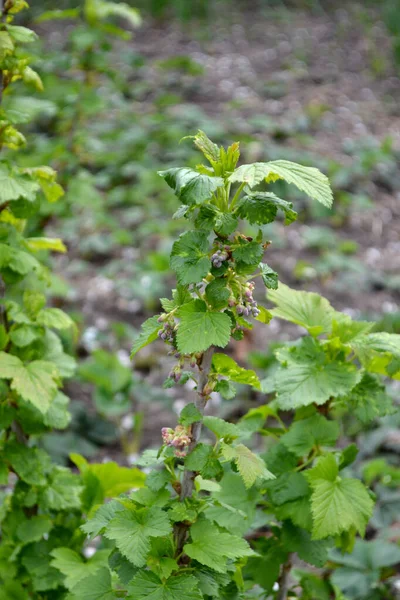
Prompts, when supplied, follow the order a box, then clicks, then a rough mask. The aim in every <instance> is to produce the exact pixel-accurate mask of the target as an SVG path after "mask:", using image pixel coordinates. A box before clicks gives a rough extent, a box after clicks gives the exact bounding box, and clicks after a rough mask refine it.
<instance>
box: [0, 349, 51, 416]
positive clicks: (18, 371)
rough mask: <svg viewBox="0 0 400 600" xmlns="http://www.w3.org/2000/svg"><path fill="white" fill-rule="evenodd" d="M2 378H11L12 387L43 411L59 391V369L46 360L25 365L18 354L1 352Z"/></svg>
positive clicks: (0, 367) (0, 368)
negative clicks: (57, 380)
mask: <svg viewBox="0 0 400 600" xmlns="http://www.w3.org/2000/svg"><path fill="white" fill-rule="evenodd" d="M0 378H4V379H11V389H13V390H14V391H16V392H17V393H18V394H20V396H22V398H23V399H24V400H27V401H28V402H31V403H32V404H33V405H34V406H35V407H36V408H37V409H38V410H40V412H42V413H45V412H46V411H47V410H48V408H49V406H50V403H51V401H52V400H53V398H54V396H55V394H56V392H57V382H56V379H57V378H58V371H57V369H56V367H55V365H54V364H53V363H50V362H46V361H44V360H34V361H33V362H31V363H29V364H28V365H27V366H26V367H25V366H24V364H23V363H22V361H21V360H20V359H19V358H18V357H17V356H12V355H11V354H6V353H5V352H0Z"/></svg>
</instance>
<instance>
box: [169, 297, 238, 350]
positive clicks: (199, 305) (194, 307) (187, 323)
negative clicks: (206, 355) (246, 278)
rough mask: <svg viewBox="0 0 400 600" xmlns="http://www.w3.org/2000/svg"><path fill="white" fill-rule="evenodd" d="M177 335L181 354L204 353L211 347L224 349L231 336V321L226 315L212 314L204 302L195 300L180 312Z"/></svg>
mask: <svg viewBox="0 0 400 600" xmlns="http://www.w3.org/2000/svg"><path fill="white" fill-rule="evenodd" d="M179 316H180V319H181V320H180V323H179V327H178V333H177V336H176V338H177V345H178V350H179V352H182V353H183V354H192V353H193V352H203V351H204V350H207V348H209V347H210V346H219V347H222V348H224V347H225V346H226V345H227V344H228V342H229V339H230V336H231V320H230V318H229V316H228V315H227V314H225V313H220V312H211V311H209V310H207V305H206V303H205V302H203V301H202V300H193V301H192V302H189V303H188V304H185V305H184V306H183V307H182V308H181V309H180V311H179Z"/></svg>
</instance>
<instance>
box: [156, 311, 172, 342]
mask: <svg viewBox="0 0 400 600" xmlns="http://www.w3.org/2000/svg"><path fill="white" fill-rule="evenodd" d="M166 317H167V315H161V316H160V317H158V322H159V323H163V326H162V328H161V329H160V330H159V331H158V333H157V335H158V337H159V338H160V339H161V340H163V341H164V342H170V343H171V344H172V343H173V341H174V331H175V322H174V320H173V319H172V320H169V321H166V320H165V319H166Z"/></svg>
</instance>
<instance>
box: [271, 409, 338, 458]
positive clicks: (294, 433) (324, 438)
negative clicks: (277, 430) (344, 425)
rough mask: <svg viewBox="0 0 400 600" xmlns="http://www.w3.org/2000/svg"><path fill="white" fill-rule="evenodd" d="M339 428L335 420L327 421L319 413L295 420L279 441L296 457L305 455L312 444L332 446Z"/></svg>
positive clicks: (311, 447)
mask: <svg viewBox="0 0 400 600" xmlns="http://www.w3.org/2000/svg"><path fill="white" fill-rule="evenodd" d="M339 433H340V429H339V424H338V423H337V422H336V421H328V419H326V418H325V417H324V416H322V415H320V414H319V413H317V414H315V415H313V416H312V417H309V418H307V419H302V420H300V421H295V422H294V423H292V425H291V427H290V429H289V431H288V432H287V433H285V434H284V435H283V436H282V437H281V439H280V441H281V442H282V444H284V445H285V446H286V447H287V448H288V450H290V452H292V453H293V454H295V455H296V456H298V457H301V456H306V455H307V454H308V453H309V452H310V451H311V450H312V449H313V447H314V446H334V445H335V443H336V440H337V439H338V437H339Z"/></svg>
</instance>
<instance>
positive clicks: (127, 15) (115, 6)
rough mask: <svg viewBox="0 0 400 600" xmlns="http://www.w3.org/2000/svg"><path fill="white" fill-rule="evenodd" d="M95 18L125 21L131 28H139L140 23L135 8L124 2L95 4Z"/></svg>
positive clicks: (138, 14)
mask: <svg viewBox="0 0 400 600" xmlns="http://www.w3.org/2000/svg"><path fill="white" fill-rule="evenodd" d="M95 7H96V8H95V10H96V16H97V17H99V18H100V19H106V18H108V17H109V16H113V17H120V18H121V19H125V20H126V21H128V23H129V24H130V25H131V26H132V27H139V25H141V23H142V19H141V17H140V13H139V11H138V10H137V9H136V8H133V7H132V6H129V4H126V3H125V2H115V3H114V2H104V1H103V2H101V3H100V2H99V3H96V4H95Z"/></svg>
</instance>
